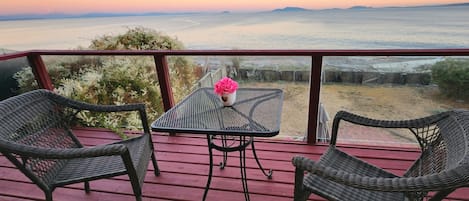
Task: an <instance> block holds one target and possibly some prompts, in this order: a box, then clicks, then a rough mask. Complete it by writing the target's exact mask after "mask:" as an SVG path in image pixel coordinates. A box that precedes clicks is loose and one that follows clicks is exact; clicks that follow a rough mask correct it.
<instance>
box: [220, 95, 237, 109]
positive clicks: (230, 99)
mask: <svg viewBox="0 0 469 201" xmlns="http://www.w3.org/2000/svg"><path fill="white" fill-rule="evenodd" d="M220 100H221V102H222V103H223V106H232V105H233V104H234V103H235V101H236V91H234V92H233V93H223V94H222V95H221V96H220Z"/></svg>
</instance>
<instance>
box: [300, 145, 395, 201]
mask: <svg viewBox="0 0 469 201" xmlns="http://www.w3.org/2000/svg"><path fill="white" fill-rule="evenodd" d="M318 163H319V164H322V165H324V166H326V167H331V168H335V169H337V170H342V171H346V172H349V173H354V174H358V175H362V176H370V177H389V178H392V177H397V176H396V175H394V174H392V173H389V172H386V171H384V170H382V169H380V168H378V167H376V166H373V165H370V164H367V163H365V162H364V161H361V160H360V159H358V158H356V157H353V156H350V155H348V154H346V153H344V152H342V151H340V150H338V149H336V148H334V147H332V146H331V147H330V148H329V149H328V150H327V151H326V153H324V155H322V156H321V158H320V160H319V161H318ZM303 184H304V188H306V189H305V190H307V191H310V192H312V193H315V194H318V195H320V196H323V197H325V198H328V199H330V200H381V201H383V200H390V201H391V200H392V201H395V200H404V193H401V192H380V191H371V190H364V189H358V188H354V187H350V186H345V185H342V184H340V183H336V182H333V181H330V180H326V179H322V178H320V177H318V176H316V175H313V174H311V173H308V174H307V175H306V176H305V177H304V180H303Z"/></svg>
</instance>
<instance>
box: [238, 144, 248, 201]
mask: <svg viewBox="0 0 469 201" xmlns="http://www.w3.org/2000/svg"><path fill="white" fill-rule="evenodd" d="M245 143H246V137H244V136H242V137H240V145H243V144H245ZM239 169H240V171H241V182H242V183H243V192H244V199H245V200H246V201H249V200H250V198H249V190H248V181H247V178H246V176H247V174H246V149H240V150H239Z"/></svg>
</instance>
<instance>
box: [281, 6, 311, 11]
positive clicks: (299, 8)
mask: <svg viewBox="0 0 469 201" xmlns="http://www.w3.org/2000/svg"><path fill="white" fill-rule="evenodd" d="M298 11H310V10H309V9H306V8H301V7H285V8H279V9H275V10H272V12H298Z"/></svg>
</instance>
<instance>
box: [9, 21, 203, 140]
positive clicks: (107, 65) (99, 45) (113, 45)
mask: <svg viewBox="0 0 469 201" xmlns="http://www.w3.org/2000/svg"><path fill="white" fill-rule="evenodd" d="M90 48H91V49H96V50H149V49H182V48H184V46H183V45H182V43H181V42H180V41H178V40H177V39H174V38H171V37H169V36H165V35H162V34H160V33H158V32H156V31H154V30H151V29H146V28H142V27H137V28H133V29H129V30H128V31H127V32H126V33H124V34H122V35H117V36H107V35H105V36H101V37H98V38H97V39H95V40H93V41H92V42H91V45H90ZM168 63H169V65H170V76H171V77H172V78H177V80H173V82H172V86H173V89H174V90H173V92H174V96H175V99H176V100H179V99H180V98H182V97H184V96H185V95H187V94H188V93H189V92H190V89H191V87H192V85H193V84H194V83H195V80H196V77H195V75H194V73H193V72H192V69H193V68H192V63H191V62H190V61H189V60H187V59H185V58H183V57H171V58H170V59H168ZM48 71H49V75H50V77H51V79H52V83H53V84H54V87H55V91H56V92H58V93H59V94H61V95H64V96H67V97H70V98H72V99H75V100H80V101H85V102H88V103H93V104H104V105H108V104H111V105H120V104H126V103H139V102H144V103H145V104H146V105H147V113H148V119H149V121H151V120H154V119H156V118H157V117H158V116H159V115H161V114H162V113H163V105H162V101H161V93H160V90H159V84H158V81H157V76H156V70H155V64H154V61H153V60H152V57H149V56H137V57H135V56H133V57H121V56H120V57H73V58H65V59H64V58H62V60H61V61H55V63H54V64H51V65H48ZM15 78H16V79H17V80H18V83H19V84H20V88H21V91H23V92H24V91H30V90H32V89H34V88H35V87H37V86H35V85H37V84H36V81H35V80H34V76H33V75H32V73H31V70H30V69H29V70H28V69H26V70H23V71H21V72H19V73H17V74H16V75H15ZM79 117H80V120H79V121H80V123H81V124H83V125H85V126H92V127H106V128H111V129H113V130H115V131H118V130H119V129H120V128H121V127H122V126H124V127H125V128H127V129H129V128H130V129H131V128H136V127H140V122H139V117H138V115H135V114H133V113H132V114H131V113H129V114H119V113H115V114H112V115H111V116H101V114H94V113H80V114H79Z"/></svg>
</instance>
